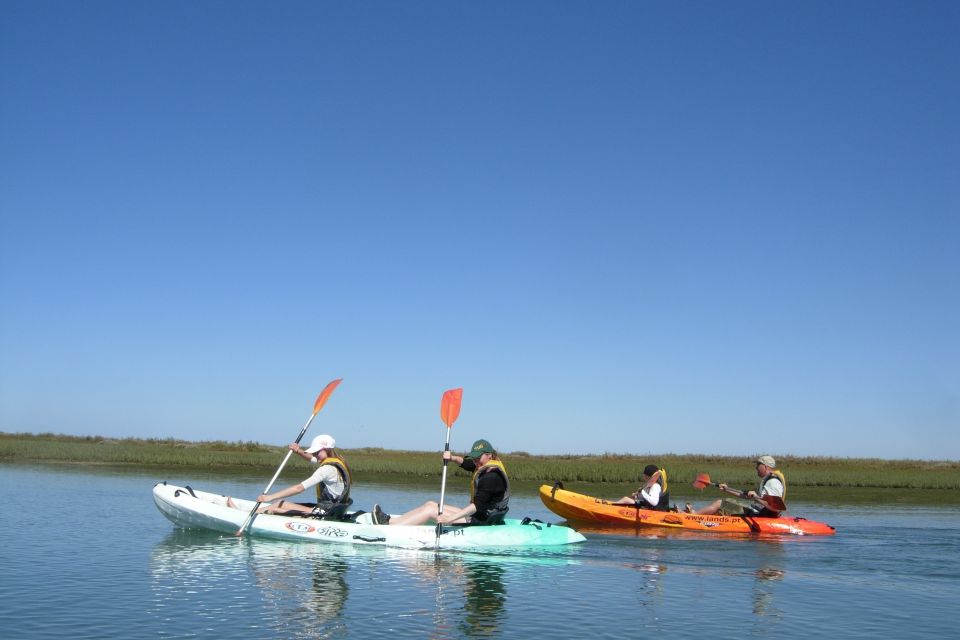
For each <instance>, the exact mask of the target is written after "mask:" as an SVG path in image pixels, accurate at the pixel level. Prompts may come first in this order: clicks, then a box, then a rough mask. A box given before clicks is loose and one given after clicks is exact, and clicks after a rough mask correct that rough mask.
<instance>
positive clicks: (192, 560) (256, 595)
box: [150, 529, 352, 638]
mask: <svg viewBox="0 0 960 640" xmlns="http://www.w3.org/2000/svg"><path fill="white" fill-rule="evenodd" d="M351 551H352V550H351V549H340V548H336V547H328V546H325V545H324V546H321V545H299V544H290V543H286V542H274V541H263V540H256V541H251V540H250V539H248V538H244V539H237V538H233V537H232V536H220V535H217V534H215V533H209V532H204V531H188V530H184V529H175V530H174V531H173V532H171V533H170V534H169V535H168V536H167V537H166V538H164V539H163V540H162V541H161V542H160V543H159V544H157V545H156V547H155V548H154V550H153V553H152V555H151V559H150V573H151V576H152V586H153V590H154V592H155V595H156V601H157V603H158V604H157V610H156V612H155V613H157V614H158V615H159V616H164V615H165V611H167V610H174V611H183V610H186V611H187V612H188V615H186V616H181V618H183V619H192V620H193V623H192V624H193V625H194V626H195V625H196V621H197V619H203V620H204V621H207V622H208V623H209V624H211V625H212V626H217V627H220V626H224V625H227V626H229V625H236V624H238V621H243V622H242V624H243V625H244V626H245V627H246V628H260V629H262V630H264V633H265V635H266V636H278V637H280V636H282V637H290V638H327V637H335V636H337V635H338V633H340V632H342V631H344V627H345V623H344V621H343V620H342V616H343V611H344V606H345V604H346V602H347V599H348V595H349V586H348V585H349V582H348V578H347V573H348V570H349V563H348V561H347V559H346V556H348V555H350V552H351ZM240 616H242V617H240ZM167 621H168V623H169V624H170V625H173V626H175V625H177V624H178V622H177V620H175V619H168V620H167ZM180 624H183V623H180ZM193 630H194V628H191V629H190V631H191V632H192V631H193ZM167 631H168V632H174V629H172V628H169V627H168V629H167Z"/></svg>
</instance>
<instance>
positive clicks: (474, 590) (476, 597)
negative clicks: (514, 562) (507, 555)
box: [460, 562, 507, 637]
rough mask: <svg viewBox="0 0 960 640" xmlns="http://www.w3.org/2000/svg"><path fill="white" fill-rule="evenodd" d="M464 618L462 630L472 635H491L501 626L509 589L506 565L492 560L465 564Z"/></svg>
mask: <svg viewBox="0 0 960 640" xmlns="http://www.w3.org/2000/svg"><path fill="white" fill-rule="evenodd" d="M464 576H465V582H464V594H465V596H464V607H463V610H464V617H463V620H462V621H461V623H460V630H461V632H462V633H464V634H465V635H467V636H469V637H480V636H492V635H494V634H496V633H497V631H499V629H500V622H501V620H502V618H503V605H504V602H505V601H506V598H507V590H506V587H504V584H503V568H502V567H501V566H499V565H497V564H493V563H490V562H475V563H466V564H465V573H464Z"/></svg>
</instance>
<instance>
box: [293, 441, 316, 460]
mask: <svg viewBox="0 0 960 640" xmlns="http://www.w3.org/2000/svg"><path fill="white" fill-rule="evenodd" d="M287 448H288V449H290V451H293V452H294V453H295V454H297V455H298V456H300V457H301V458H303V459H304V460H309V461H310V462H316V461H317V458H316V456H314V455H313V454H312V453H307V452H306V451H304V450H303V447H301V446H300V445H299V444H297V443H296V442H294V443H293V444H291V445H290V446H289V447H287Z"/></svg>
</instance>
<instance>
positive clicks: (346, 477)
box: [317, 456, 353, 510]
mask: <svg viewBox="0 0 960 640" xmlns="http://www.w3.org/2000/svg"><path fill="white" fill-rule="evenodd" d="M325 464H332V465H333V466H334V468H335V469H336V470H337V473H339V474H340V478H341V479H342V480H343V493H342V494H341V495H340V496H339V497H336V496H334V495H332V494H331V493H330V490H329V489H327V485H326V483H324V482H321V483H319V484H317V506H318V507H320V508H321V509H324V510H329V509H330V508H331V507H334V506H336V505H338V504H350V503H352V502H353V500H352V499H351V498H350V485H351V483H352V482H353V480H352V479H351V477H350V467H348V466H347V463H346V461H344V460H343V459H341V458H334V457H332V456H331V457H327V458H324V459H323V461H321V462H320V466H321V467H322V466H323V465H325Z"/></svg>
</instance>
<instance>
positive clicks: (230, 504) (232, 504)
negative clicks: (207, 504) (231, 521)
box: [227, 496, 237, 509]
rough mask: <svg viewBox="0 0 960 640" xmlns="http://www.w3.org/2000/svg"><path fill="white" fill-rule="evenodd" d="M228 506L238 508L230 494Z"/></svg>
mask: <svg viewBox="0 0 960 640" xmlns="http://www.w3.org/2000/svg"><path fill="white" fill-rule="evenodd" d="M227 506H228V507H230V508H231V509H236V508H237V505H235V504H234V503H233V498H231V497H230V496H227Z"/></svg>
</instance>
